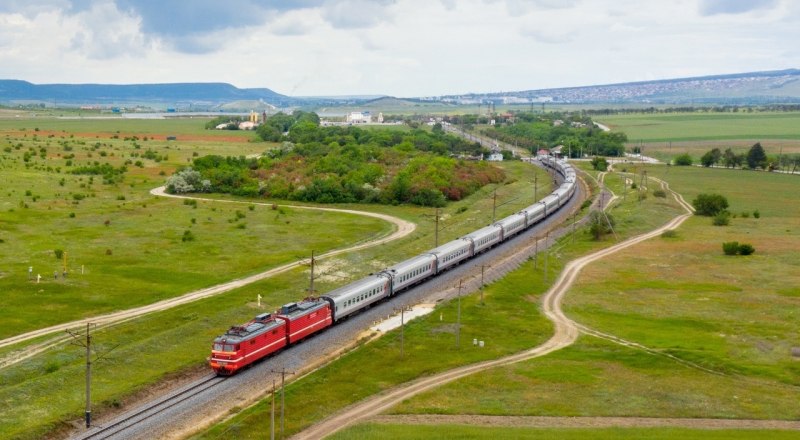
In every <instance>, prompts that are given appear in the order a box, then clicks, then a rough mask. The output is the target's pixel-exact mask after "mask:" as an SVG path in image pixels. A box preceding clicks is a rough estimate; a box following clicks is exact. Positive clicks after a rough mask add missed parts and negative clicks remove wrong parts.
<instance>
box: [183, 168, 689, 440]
mask: <svg viewBox="0 0 800 440" xmlns="http://www.w3.org/2000/svg"><path fill="white" fill-rule="evenodd" d="M608 184H609V185H610V186H612V187H616V186H617V185H618V186H619V189H620V190H621V189H622V184H621V180H619V179H616V178H612V179H611V181H609V183H608ZM614 212H615V214H614V215H615V216H617V218H618V226H619V227H618V231H617V232H618V234H620V237H627V236H632V235H635V234H636V233H638V232H642V231H645V230H649V229H651V228H653V227H655V226H658V225H660V224H663V223H664V222H665V221H667V220H668V219H671V218H672V217H673V216H674V215H675V214H677V213H678V212H679V211H678V209H677V207H676V206H674V205H673V203H672V202H670V201H668V200H665V199H661V198H657V197H649V198H645V199H644V200H643V201H642V202H641V203H640V202H638V201H637V200H635V199H634V197H628V198H627V199H626V201H624V202H621V204H620V205H619V207H618V208H617V209H616V210H614ZM609 243H610V240H609V241H606V242H603V243H598V242H595V241H592V240H590V238H589V236H588V234H587V233H586V231H585V230H578V232H577V234H576V235H575V236H574V238H573V237H572V236H567V237H565V238H563V239H562V240H561V241H560V242H559V244H558V245H556V246H555V247H554V248H553V249H552V250H551V252H550V256H549V262H550V263H549V264H550V265H549V270H548V275H549V277H548V278H547V279H548V280H549V281H550V282H552V281H553V280H554V279H555V276H556V273H557V272H558V271H559V270H560V269H561V267H563V265H564V264H565V263H566V262H567V261H569V260H571V259H573V258H575V257H576V256H579V255H583V254H585V253H588V252H589V251H591V250H594V249H598V248H599V247H602V246H603V245H607V244H609ZM535 265H536V263H535V262H533V261H529V262H527V263H525V264H523V265H522V266H521V267H520V268H519V269H517V270H516V271H514V272H512V273H510V274H509V275H508V276H506V277H505V278H504V279H502V280H500V281H498V282H496V283H494V284H492V285H490V286H488V287H487V288H486V289H485V301H486V303H485V305H481V304H480V301H479V296H478V295H477V294H472V295H470V296H468V297H465V298H464V299H462V302H461V316H462V334H461V338H462V340H466V341H470V340H471V339H473V338H481V339H485V340H486V341H487V344H488V345H487V347H488V349H487V350H480V349H477V350H476V349H475V348H473V347H472V346H471V345H469V346H467V347H463V348H462V349H460V350H457V349H455V346H454V335H453V331H454V330H453V328H452V326H453V324H454V318H455V317H454V315H455V314H456V313H455V312H456V310H455V309H456V304H455V302H454V301H450V302H448V303H446V304H443V305H440V306H439V307H438V308H437V310H435V311H434V312H433V313H431V314H430V315H427V316H425V317H422V318H418V319H416V320H414V321H412V322H410V323H409V324H407V326H406V329H405V347H406V348H405V353H406V354H405V357H404V358H402V359H401V358H399V334H398V333H399V332H398V331H392V332H390V333H389V334H387V335H386V336H383V337H382V338H380V339H378V340H376V341H374V342H371V343H369V344H366V345H365V346H364V347H362V348H360V349H358V350H356V351H353V352H351V353H349V354H347V355H345V356H343V357H342V358H340V359H338V360H336V361H334V362H332V363H331V364H330V365H329V366H326V367H324V368H322V369H320V370H318V371H316V372H314V373H312V374H310V375H308V376H306V377H304V378H302V379H300V380H298V381H297V382H294V383H292V384H290V385H289V386H287V390H286V412H287V414H292V415H291V417H289V418H287V420H286V427H287V432H289V433H294V432H297V431H299V430H301V429H303V428H305V427H307V426H309V425H311V424H312V423H314V422H315V421H319V420H321V419H322V418H324V417H326V416H328V415H330V414H331V413H334V412H336V411H337V409H341V408H343V407H344V406H347V405H348V404H351V403H354V402H356V401H359V400H361V399H363V398H365V397H368V396H370V395H373V394H375V393H377V392H380V391H383V390H387V389H389V388H391V387H392V386H394V385H398V384H400V383H403V382H406V381H408V380H411V379H413V378H418V377H421V376H426V375H430V374H433V373H436V372H440V371H443V370H446V369H449V368H453V367H455V366H458V365H464V364H466V363H474V362H477V361H479V360H483V359H492V358H497V357H500V356H503V355H508V354H510V353H514V352H518V351H520V350H522V349H523V348H529V347H532V346H535V345H537V344H539V343H541V342H543V341H544V340H546V339H548V338H549V337H550V335H551V332H552V330H550V323H549V322H548V321H547V320H546V319H545V318H544V317H543V316H542V315H541V314H539V312H538V310H539V305H537V303H538V302H539V297H540V295H541V294H542V293H544V292H545V291H546V290H547V287H548V286H549V283H548V282H546V281H545V277H544V273H543V265H542V261H539V262H538V266H536V267H534V266H535ZM437 312H439V313H437ZM440 313H441V315H442V316H443V321H440V320H439V314H440ZM518 326H521V327H518ZM355 377H357V378H358V380H357V381H356V380H355ZM323 383H324V384H325V386H324V387H320V386H319V385H320V384H323ZM312 395H313V398H312ZM268 411H269V404H268V402H266V401H264V402H261V403H259V404H258V405H255V406H253V407H251V408H248V409H246V410H244V411H242V413H241V414H239V415H237V416H235V417H233V418H232V419H231V420H229V421H226V422H224V423H221V424H219V425H217V426H216V427H214V428H212V429H210V430H209V431H208V432H205V433H203V434H201V435H199V436H197V437H196V438H201V439H217V438H230V437H237V438H258V437H259V436H260V435H263V429H264V428H263V426H264V421H265V420H268V419H269V416H268Z"/></svg>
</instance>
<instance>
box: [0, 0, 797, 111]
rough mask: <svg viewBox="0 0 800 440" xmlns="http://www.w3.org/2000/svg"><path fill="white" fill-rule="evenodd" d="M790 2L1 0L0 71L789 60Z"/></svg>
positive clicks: (501, 84)
mask: <svg viewBox="0 0 800 440" xmlns="http://www.w3.org/2000/svg"><path fill="white" fill-rule="evenodd" d="M798 43H800V1H796V0H296V1H289V0H285V1H281V0H225V1H219V0H191V1H189V0H185V1H183V0H0V79H21V80H26V81H30V82H32V83H35V84H52V83H81V84H82V83H102V84H136V83H176V82H226V83H231V84H233V85H235V86H237V87H241V88H261V87H266V88H269V89H272V90H274V91H276V92H278V93H282V94H286V95H291V96H329V95H378V94H386V95H392V96H399V97H417V96H438V95H451V94H463V93H471V92H475V93H483V92H502V91H512V90H531V89H543V88H554V87H572V86H583V85H597V84H611V83H620V82H629V81H647V80H654V79H669V78H680V77H688V76H703V75H715V74H724V73H741V72H752V71H761V70H779V69H786V68H800V44H798Z"/></svg>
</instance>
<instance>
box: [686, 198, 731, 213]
mask: <svg viewBox="0 0 800 440" xmlns="http://www.w3.org/2000/svg"><path fill="white" fill-rule="evenodd" d="M692 206H694V209H695V214H697V215H705V216H708V217H712V216H715V215H717V214H719V213H720V212H722V211H724V210H725V209H726V208H728V199H726V198H725V197H724V196H721V195H719V194H698V195H697V198H695V199H694V200H692Z"/></svg>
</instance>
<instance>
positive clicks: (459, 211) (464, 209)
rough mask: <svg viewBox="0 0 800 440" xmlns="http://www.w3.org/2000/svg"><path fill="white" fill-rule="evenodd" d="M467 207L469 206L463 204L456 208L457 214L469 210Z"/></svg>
mask: <svg viewBox="0 0 800 440" xmlns="http://www.w3.org/2000/svg"><path fill="white" fill-rule="evenodd" d="M467 209H469V208H467V207H466V206H461V207H459V208H458V209H456V214H461V213H462V212H467Z"/></svg>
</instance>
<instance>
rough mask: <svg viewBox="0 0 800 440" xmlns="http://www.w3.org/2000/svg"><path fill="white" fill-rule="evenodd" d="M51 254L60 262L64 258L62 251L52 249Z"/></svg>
mask: <svg viewBox="0 0 800 440" xmlns="http://www.w3.org/2000/svg"><path fill="white" fill-rule="evenodd" d="M53 254H55V256H56V260H60V259H61V258H63V257H64V250H63V249H54V250H53Z"/></svg>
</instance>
